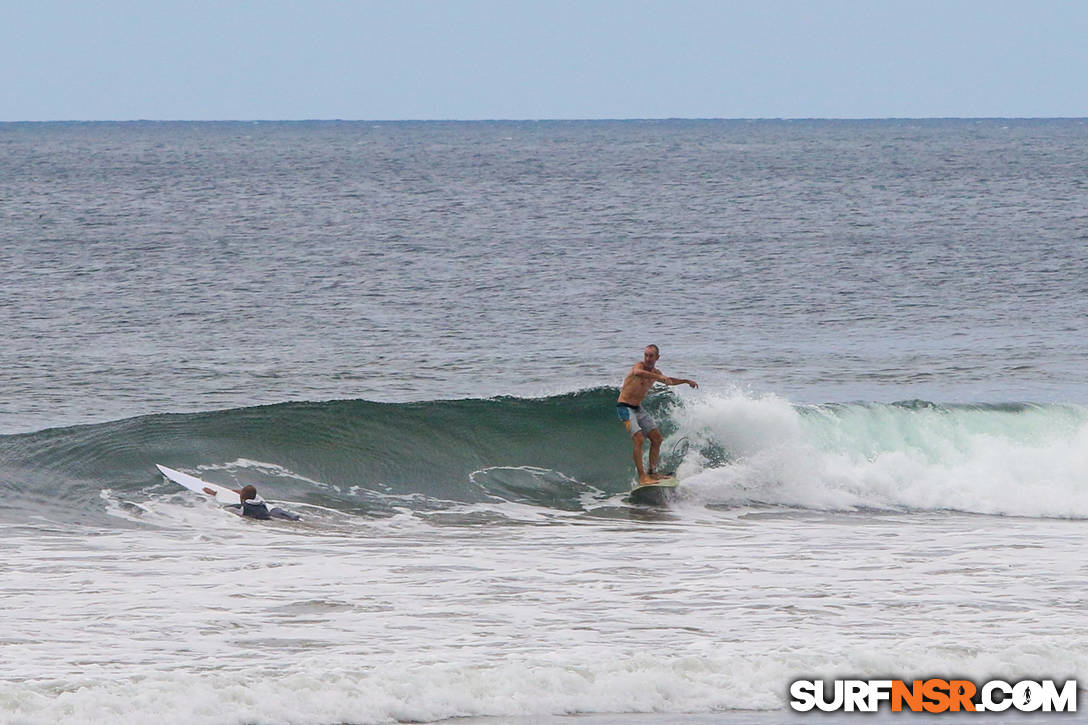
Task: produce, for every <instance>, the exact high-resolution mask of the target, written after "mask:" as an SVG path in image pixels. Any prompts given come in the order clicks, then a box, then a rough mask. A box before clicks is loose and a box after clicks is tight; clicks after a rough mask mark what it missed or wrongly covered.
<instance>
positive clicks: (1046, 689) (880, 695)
mask: <svg viewBox="0 0 1088 725" xmlns="http://www.w3.org/2000/svg"><path fill="white" fill-rule="evenodd" d="M885 703H887V704H888V705H889V706H890V707H891V710H892V712H902V711H904V710H907V711H910V712H930V713H940V712H1003V711H1005V710H1008V709H1010V708H1012V709H1014V710H1019V711H1020V712H1076V711H1077V681H1076V680H1066V681H1065V682H1064V683H1062V684H1061V685H1060V686H1059V684H1058V683H1056V682H1055V681H1054V680H1040V681H1034V680H1023V681H1021V682H1016V683H1009V682H1005V681H1004V680H990V681H989V682H986V683H983V684H982V685H977V684H975V683H974V682H971V681H970V680H943V679H938V678H931V679H928V680H911V681H909V682H908V681H905V680H834V681H833V682H830V683H825V682H824V681H823V680H797V681H796V682H794V683H792V684H791V685H790V707H792V708H793V709H794V710H796V711H798V712H809V711H810V710H813V709H816V710H821V711H823V712H834V711H843V712H876V711H877V710H879V709H880V707H881V705H883V704H885Z"/></svg>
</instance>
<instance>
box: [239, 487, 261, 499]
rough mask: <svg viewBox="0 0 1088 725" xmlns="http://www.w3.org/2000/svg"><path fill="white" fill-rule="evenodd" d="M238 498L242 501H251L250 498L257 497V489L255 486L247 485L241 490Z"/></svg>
mask: <svg viewBox="0 0 1088 725" xmlns="http://www.w3.org/2000/svg"><path fill="white" fill-rule="evenodd" d="M238 498H240V499H242V501H249V500H250V499H254V498H257V489H256V488H254V487H253V486H246V487H245V488H243V489H242V490H241V492H239V494H238Z"/></svg>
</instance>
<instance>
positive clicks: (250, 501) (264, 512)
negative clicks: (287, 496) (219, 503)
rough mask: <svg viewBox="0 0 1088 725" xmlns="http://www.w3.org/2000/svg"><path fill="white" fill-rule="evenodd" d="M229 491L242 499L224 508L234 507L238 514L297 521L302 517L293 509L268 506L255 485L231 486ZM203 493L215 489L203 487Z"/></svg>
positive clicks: (212, 492)
mask: <svg viewBox="0 0 1088 725" xmlns="http://www.w3.org/2000/svg"><path fill="white" fill-rule="evenodd" d="M231 491H234V492H235V493H236V494H238V498H240V499H241V500H242V503H232V504H228V505H227V506H226V508H229V509H234V510H235V512H236V513H237V514H238V515H240V516H249V517H250V518H254V519H271V518H277V519H287V520H288V521H299V520H301V519H302V517H301V516H299V515H298V514H296V513H295V512H294V511H287V510H285V509H281V508H279V507H277V506H273V507H272V508H269V507H268V504H266V503H265V502H264V500H263V499H261V498H260V497H259V496H258V495H257V487H256V486H245V487H244V488H232V489H231ZM204 493H206V494H208V495H209V496H214V495H215V491H214V490H212V489H210V488H205V489H204Z"/></svg>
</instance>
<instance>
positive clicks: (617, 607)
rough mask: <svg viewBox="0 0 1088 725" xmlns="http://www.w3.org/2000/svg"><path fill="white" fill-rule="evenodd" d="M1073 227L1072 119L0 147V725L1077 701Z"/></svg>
mask: <svg viewBox="0 0 1088 725" xmlns="http://www.w3.org/2000/svg"><path fill="white" fill-rule="evenodd" d="M1086 230H1088V121H1084V120H1078V119H1072V120H1046V121H1034V120H1003V119H987V120H924V121H923V120H890V121H658V122H650V121H645V122H642V121H622V122H620V121H617V122H516V123H515V122H480V123H361V122H360V123H355V122H351V123H348V122H306V123H180V122H179V123H101V124H94V123H92V124H84V123H79V124H0V282H2V284H0V325H2V327H0V330H2V333H3V341H4V344H3V345H0V366H2V370H3V374H2V375H0V551H3V554H4V556H3V557H0V595H2V602H3V605H2V615H3V616H2V617H0V722H4V723H18V724H19V725H30V724H33V725H38V724H39V723H58V722H63V723H102V722H110V723H133V724H137V723H146V722H152V721H154V722H160V723H163V724H164V725H166V724H172V723H177V724H179V725H189V724H196V725H203V724H205V723H207V724H219V723H261V724H264V723H268V724H272V723H291V724H292V725H326V724H328V725H333V724H340V723H347V724H351V725H369V724H371V723H388V722H439V721H446V720H451V719H456V720H457V721H459V722H466V723H467V722H473V723H476V722H479V723H517V724H518V725H528V724H530V723H534V724H535V723H549V724H551V723H571V724H573V725H582V724H584V725H604V724H605V723H608V724H610V725H611V724H613V723H615V724H617V725H618V724H619V723H628V724H630V725H636V724H637V725H641V724H642V723H654V724H655V725H656V724H658V723H671V722H677V723H691V724H692V725H694V724H695V723H698V724H699V725H704V724H705V723H711V722H725V723H733V724H734V725H742V724H748V723H754V724H757V725H764V724H765V723H774V722H795V721H801V720H804V719H806V717H805V716H803V715H799V714H795V713H792V712H791V711H790V710H789V709H788V687H789V683H790V682H792V681H793V680H796V679H810V678H824V679H834V678H837V677H863V678H880V677H894V678H902V679H917V678H926V677H930V676H944V677H951V676H955V677H966V678H969V679H973V680H975V681H976V682H982V681H986V680H989V679H1004V680H1008V681H1015V680H1019V679H1036V680H1037V679H1051V678H1053V679H1077V680H1078V682H1079V683H1080V684H1081V686H1082V687H1083V685H1084V683H1085V682H1088V624H1086V623H1085V621H1086V620H1085V618H1084V612H1085V607H1086V606H1088V594H1085V592H1086V591H1088V589H1086V587H1085V584H1086V583H1088V565H1086V564H1085V563H1084V556H1083V553H1084V551H1085V548H1084V537H1085V534H1086V533H1088V380H1086V375H1085V367H1084V363H1083V351H1084V349H1085V347H1086V343H1088V334H1086V332H1085V326H1084V320H1085V318H1086V314H1088V275H1085V270H1086V269H1088V231H1086ZM650 342H654V343H656V344H658V345H660V347H661V349H662V358H661V362H660V367H661V368H662V369H663V370H664V371H665V372H666V373H667V374H671V375H676V376H680V377H690V378H694V379H696V380H698V381H699V383H700V387H699V389H698V390H690V389H688V388H687V387H683V388H674V389H670V390H667V391H666V390H659V391H656V392H655V393H653V394H652V395H651V397H650V399H649V400H648V403H647V405H648V406H649V408H650V409H651V411H652V412H653V413H654V415H655V416H656V417H657V419H658V420H659V421H660V423H661V427H662V431H663V433H664V434H665V443H664V446H663V454H664V460H665V463H666V466H667V467H670V468H674V469H675V470H676V471H677V474H678V476H679V477H680V479H681V488H680V492H679V497H678V499H677V500H676V501H674V502H673V504H672V505H670V506H669V507H667V508H651V507H642V506H636V505H633V504H631V503H630V502H629V501H628V500H627V496H626V492H627V491H628V489H629V487H630V485H631V483H632V480H633V465H632V462H631V446H630V442H629V439H628V438H627V437H626V435H625V433H624V431H623V428H622V427H621V426H620V425H619V423H618V422H617V421H616V419H615V416H614V412H613V410H612V409H613V405H614V401H615V397H616V394H617V390H618V385H619V383H620V382H621V381H622V378H623V375H624V374H625V372H626V370H627V369H628V368H629V367H630V366H631V365H632V364H633V363H634V362H636V361H638V360H639V359H640V358H641V350H642V347H643V346H644V345H645V344H647V343H650ZM156 463H159V464H163V465H166V466H170V467H173V468H177V469H181V470H184V471H187V472H189V473H192V474H194V475H197V476H200V477H202V478H205V479H206V480H209V481H214V482H216V483H221V484H227V485H231V486H235V487H237V486H239V485H242V484H247V483H253V484H255V485H257V486H258V487H259V489H260V492H261V494H262V495H263V496H264V498H266V499H268V500H271V501H275V502H277V503H279V504H281V505H283V506H284V507H286V508H290V509H293V510H296V511H298V512H300V513H301V514H302V515H303V517H304V519H303V521H302V522H300V523H287V522H261V521H252V520H247V519H240V518H238V517H236V516H234V515H233V514H231V513H229V512H227V511H224V510H223V509H221V508H219V507H218V506H217V505H216V504H215V503H214V502H213V501H211V500H206V499H202V498H201V497H199V496H197V495H195V494H192V493H190V492H188V491H185V490H182V489H180V487H178V486H176V485H174V484H171V483H169V482H167V481H165V480H164V479H163V478H162V477H161V476H160V475H159V474H158V471H157V470H156V469H155V464H156ZM1084 696H1085V693H1084V692H1083V690H1082V691H1081V697H1082V698H1083V697H1084ZM811 717H815V716H811ZM829 717H830V718H831V719H828V718H829ZM856 717H857V716H850V715H845V714H844V715H841V716H825V717H823V718H822V720H823V721H825V722H829V723H830V722H840V719H841V721H842V722H846V721H852V720H853V719H854V718H856ZM967 717H970V716H967ZM1075 717H1076V716H1074V719H1075ZM817 719H821V718H817ZM870 719H872V718H870ZM918 719H920V718H911V717H909V716H904V715H898V714H896V715H893V714H891V713H885V714H884V715H882V716H877V718H876V719H875V720H874V721H875V722H884V721H885V720H887V721H889V722H890V721H900V720H906V721H910V722H913V721H916V720H918ZM951 719H954V720H958V719H960V718H956V717H951ZM1055 719H1057V720H1062V719H1063V718H1062V716H1058V715H1049V716H1047V715H1044V714H1035V715H1024V716H1016V715H1009V714H1006V716H1005V717H1003V718H1002V721H1005V722H1017V723H1020V722H1050V721H1053V720H1055ZM1064 719H1065V720H1069V716H1066V717H1065V718H1064ZM972 721H973V722H978V721H979V719H978V718H973V719H972Z"/></svg>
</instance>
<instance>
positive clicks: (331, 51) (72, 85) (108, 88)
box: [0, 0, 1088, 121]
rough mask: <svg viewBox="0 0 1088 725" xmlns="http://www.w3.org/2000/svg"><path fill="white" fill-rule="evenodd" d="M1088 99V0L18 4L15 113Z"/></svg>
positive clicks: (292, 113) (835, 114)
mask: <svg viewBox="0 0 1088 725" xmlns="http://www.w3.org/2000/svg"><path fill="white" fill-rule="evenodd" d="M941 116H966V117H988V116H1005V117H1025V116H1026V117H1053V116H1078V117H1083V116H1088V2H1085V1H1083V0H1024V1H1022V2H1014V1H1011V0H1010V1H1003V0H987V1H983V0H915V1H913V2H904V1H902V0H886V1H881V0H869V1H863V0H823V1H816V0H813V1H811V2H802V1H801V0H795V1H792V2H789V1H786V0H735V1H732V2H731V1H729V0H719V1H717V2H713V1H711V0H645V1H640V0H628V1H626V2H621V1H620V0H554V1H551V2H546V1H544V0H446V1H444V2H439V1H437V0H434V1H428V2H424V1H412V0H401V1H399V2H396V1H393V0H389V1H388V2H375V1H370V0H357V1H355V2H351V1H347V0H344V1H341V2H334V1H332V0H299V1H296V2H292V1H289V0H251V1H245V2H243V1H232V0H184V1H182V2H178V1H176V0H97V1H96V2H85V1H82V0H80V1H76V0H72V1H70V2H62V1H60V0H7V2H5V3H4V6H3V12H2V13H0V121H40V120H127V119H196V120H208V119H221V120H227V119H314V118H320V119H333V118H340V119H366V120H378V119H495V118H503V119H550V118H564V119H566V118H571V119H573V118H667V117H682V118H708V117H713V118H775V117H782V118H810V117H819V118H886V117H941Z"/></svg>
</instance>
